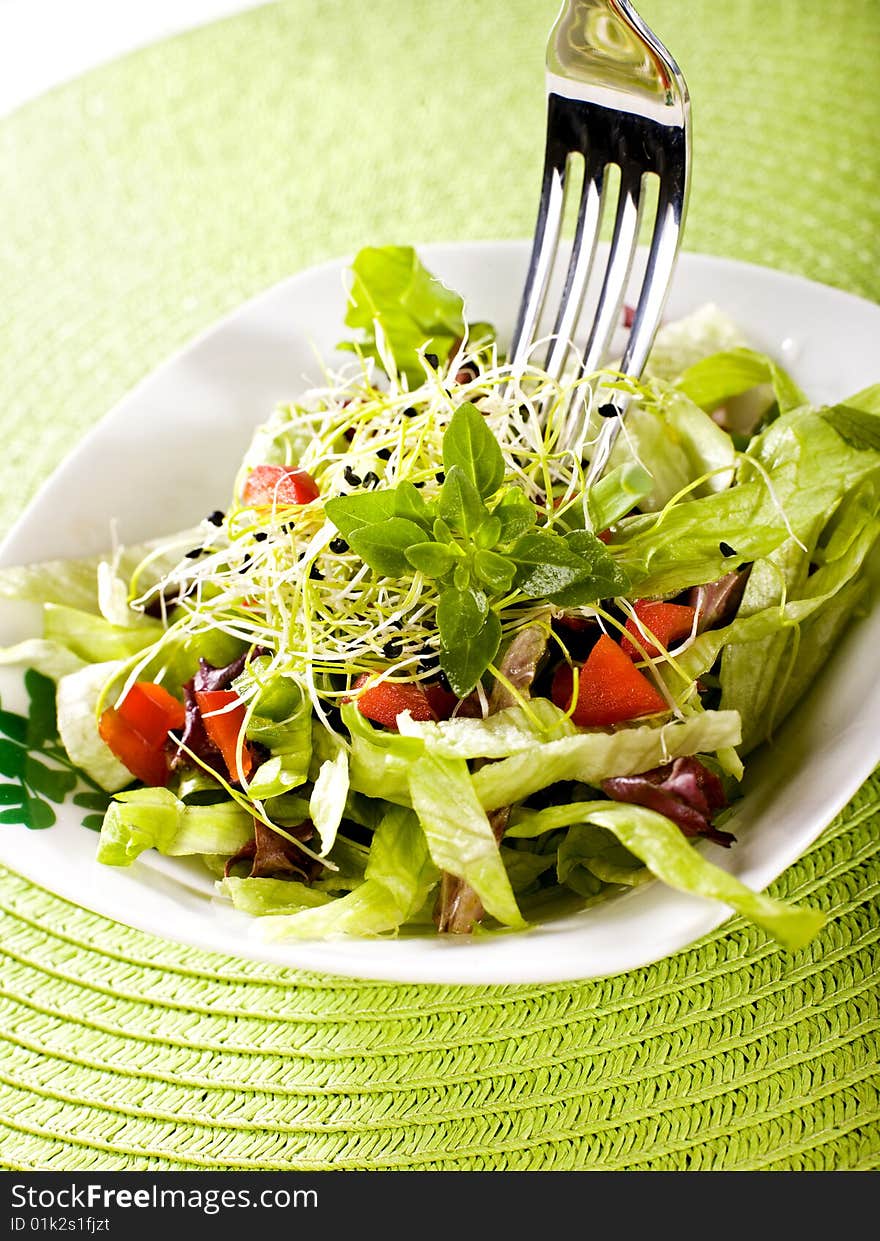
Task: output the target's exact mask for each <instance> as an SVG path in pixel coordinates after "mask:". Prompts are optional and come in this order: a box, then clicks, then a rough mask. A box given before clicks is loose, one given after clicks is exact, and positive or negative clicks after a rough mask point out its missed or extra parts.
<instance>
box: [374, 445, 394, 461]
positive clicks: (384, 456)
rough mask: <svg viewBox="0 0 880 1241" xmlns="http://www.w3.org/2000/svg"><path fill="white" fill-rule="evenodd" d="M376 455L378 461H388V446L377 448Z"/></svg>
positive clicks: (389, 455)
mask: <svg viewBox="0 0 880 1241" xmlns="http://www.w3.org/2000/svg"><path fill="white" fill-rule="evenodd" d="M376 456H377V457H378V458H379V460H380V461H389V460H390V459H391V449H390V448H377V449H376Z"/></svg>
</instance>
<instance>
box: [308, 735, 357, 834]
mask: <svg viewBox="0 0 880 1241" xmlns="http://www.w3.org/2000/svg"><path fill="white" fill-rule="evenodd" d="M347 798H348V753H347V751H346V749H345V746H344V745H343V744H342V742H341V741H340V742H339V743H338V744H337V750H336V755H335V757H334V758H328V759H326V760H325V761H324V762H323V763H322V764H321V766H320V769H319V771H318V775H317V777H316V779H315V783H314V786H313V788H312V796H311V798H310V799H309V818H310V819H311V820H312V823H313V824H314V825H315V830H316V831H317V833H318V836H319V837H320V840H321V857H324V856H325V855H326V854H327V853H329V852H330V850H331V849H332V848H333V842H334V841H335V839H336V833H337V831H338V830H339V824H340V823H341V822H342V816H343V813H344V811H345V803H346V799H347Z"/></svg>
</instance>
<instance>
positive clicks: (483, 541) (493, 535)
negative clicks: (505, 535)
mask: <svg viewBox="0 0 880 1241" xmlns="http://www.w3.org/2000/svg"><path fill="white" fill-rule="evenodd" d="M500 537H501V522H500V521H499V520H498V518H497V517H487V518H486V520H485V521H484V522H483V524H482V525H481V526H480V527H479V529H478V530H477V531H476V532H475V534H474V542H475V543H476V545H477V547H485V548H491V547H494V546H495V544H496V543H497V542H498V540H499V538H500Z"/></svg>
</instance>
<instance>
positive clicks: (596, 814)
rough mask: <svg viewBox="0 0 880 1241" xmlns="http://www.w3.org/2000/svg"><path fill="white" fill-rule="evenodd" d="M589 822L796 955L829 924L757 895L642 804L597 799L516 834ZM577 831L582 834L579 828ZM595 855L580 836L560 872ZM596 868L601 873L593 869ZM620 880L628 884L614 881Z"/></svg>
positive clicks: (544, 814) (539, 816) (541, 815)
mask: <svg viewBox="0 0 880 1241" xmlns="http://www.w3.org/2000/svg"><path fill="white" fill-rule="evenodd" d="M587 823H589V824H592V825H593V826H595V827H600V828H606V829H607V830H608V831H609V832H611V833H613V835H614V836H615V837H616V838H617V840H618V841H619V842H620V844H621V845H623V846H624V848H625V849H626V850H627V851H628V853H629V854H630V855H631V856H632V857H633V858H638V859H639V860H640V861H641V862H643V863H644V864H645V866H647V868H648V869H649V870H650V871H651V873H652V874H654V875H655V876H656V877H657V878H658V879H662V881H663V882H664V883H666V884H668V885H669V887H671V888H677V889H678V890H679V891H680V892H689V893H691V894H693V895H695V896H705V897H709V898H710V899H711V900H716V901H722V902H723V903H724V904H725V905H729V906H730V908H731V909H733V910H735V911H736V912H737V913H740V914H742V915H743V916H744V917H746V918H748V919H750V921H752V922H754V923H755V924H756V925H757V926H760V927H762V928H763V929H764V930H765V931H768V932H769V933H770V934H771V935H772V936H773V937H774V938H775V939H777V940H778V941H779V942H780V943H781V944H782V945H783V946H784V947H786V948H788V949H791V950H792V951H794V950H796V949H798V948H802V947H803V946H804V945H805V944H808V943H809V942H810V940H811V939H813V938H814V936H816V935H817V934H818V933H819V931H820V930H821V929H822V927H823V926H824V925H825V915H824V914H822V913H820V912H819V911H818V910H814V909H805V908H802V907H798V906H794V905H788V904H786V903H785V902H784V901H778V900H774V899H773V898H772V897H769V896H765V895H764V894H763V893H760V892H753V891H752V890H751V889H750V888H747V887H746V886H745V885H744V884H742V883H740V881H739V880H738V879H737V878H735V877H734V876H733V875H731V874H728V872H727V871H726V870H722V869H721V867H720V866H715V865H714V864H713V863H712V862H709V861H707V860H706V858H705V857H704V856H703V855H702V853H700V852H699V850H697V849H695V848H694V846H693V845H692V844H691V843H690V842H689V841H688V840H687V838H686V837H685V836H683V835H682V833H681V831H680V830H679V829H678V827H676V825H675V824H674V823H672V822H670V820H669V819H667V818H665V817H664V816H663V815H662V814H657V813H656V812H655V811H653V810H647V809H645V808H644V807H642V806H632V805H625V804H621V803H619V802H607V801H594V802H581V803H576V804H574V805H568V806H558V807H553V808H552V809H550V810H548V811H537V812H524V813H521V814H520V815H519V816H518V818H517V827H516V828H514V829H513V830H512V831H511V833H510V834H511V835H514V833H515V834H516V835H519V836H520V837H523V836H535V835H539V834H540V833H541V832H542V831H549V830H551V829H553V828H560V827H563V826H565V825H566V824H572V825H581V824H587ZM572 830H578V829H577V826H574V827H573V829H572ZM594 854H599V856H600V857H601V852H600V851H599V850H598V849H597V848H596V842H595V839H594V838H591V837H589V836H585V835H584V834H582V833H580V832H579V834H578V835H577V836H576V837H575V840H574V842H573V843H572V844H571V845H568V846H566V848H565V850H563V849H560V859H561V863H560V864H561V867H562V870H561V872H560V874H562V873H564V874H565V877H566V879H568V878H570V876H571V873H572V871H573V870H574V869H575V867H576V866H577V865H579V864H581V863H582V861H583V860H587V859H591V858H592V857H593V855H594ZM590 869H593V871H594V873H595V868H594V867H593V866H592V865H591V867H590ZM606 873H609V872H606ZM615 881H616V882H621V881H624V880H622V879H621V878H618V879H617V880H612V882H615Z"/></svg>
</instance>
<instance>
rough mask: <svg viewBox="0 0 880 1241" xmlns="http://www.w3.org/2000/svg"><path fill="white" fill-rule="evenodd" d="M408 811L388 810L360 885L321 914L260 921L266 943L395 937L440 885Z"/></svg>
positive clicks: (314, 912)
mask: <svg viewBox="0 0 880 1241" xmlns="http://www.w3.org/2000/svg"><path fill="white" fill-rule="evenodd" d="M439 877H440V875H439V872H438V870H437V868H436V866H435V865H434V863H433V862H432V861H431V857H430V854H429V853H428V846H427V843H426V841H425V835H424V832H423V831H422V829H421V827H420V826H419V821H418V819H417V818H416V816H415V815H414V814H413V812H412V811H411V810H406V809H405V808H403V807H400V806H394V807H392V808H391V809H390V810H389V811H388V812H387V813H386V814H385V816H384V817H383V818H382V820H381V822H380V823H379V826H378V827H377V829H376V834H375V836H374V837H373V843H372V845H371V847H370V856H369V861H368V862H367V868H366V872H365V879H364V882H363V883H362V884H361V885H360V886H359V887H357V888H355V889H354V891H352V892H349V893H347V895H345V896H341V897H339V898H338V899H337V900H334V901H332V902H331V903H330V904H328V905H323V906H322V907H321V908H320V909H308V910H304V911H303V912H302V913H294V914H288V915H279V916H276V917H271V916H270V917H267V918H263V919H261V921H260V929H261V931H262V933H263V934H264V935H265V936H266V938H267V939H272V940H279V939H289V938H297V939H326V938H330V937H333V936H337V935H381V934H383V933H384V932H387V931H396V930H397V928H398V927H400V926H401V925H402V924H403V923H404V922H407V921H409V920H410V919H411V918H412V917H414V916H415V915H416V914H417V913H418V912H419V911H420V910H421V908H422V906H423V905H424V903H425V901H426V900H427V898H428V893H429V892H430V890H431V888H432V887H434V886H435V884H436V883H437V881H438V879H439Z"/></svg>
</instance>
